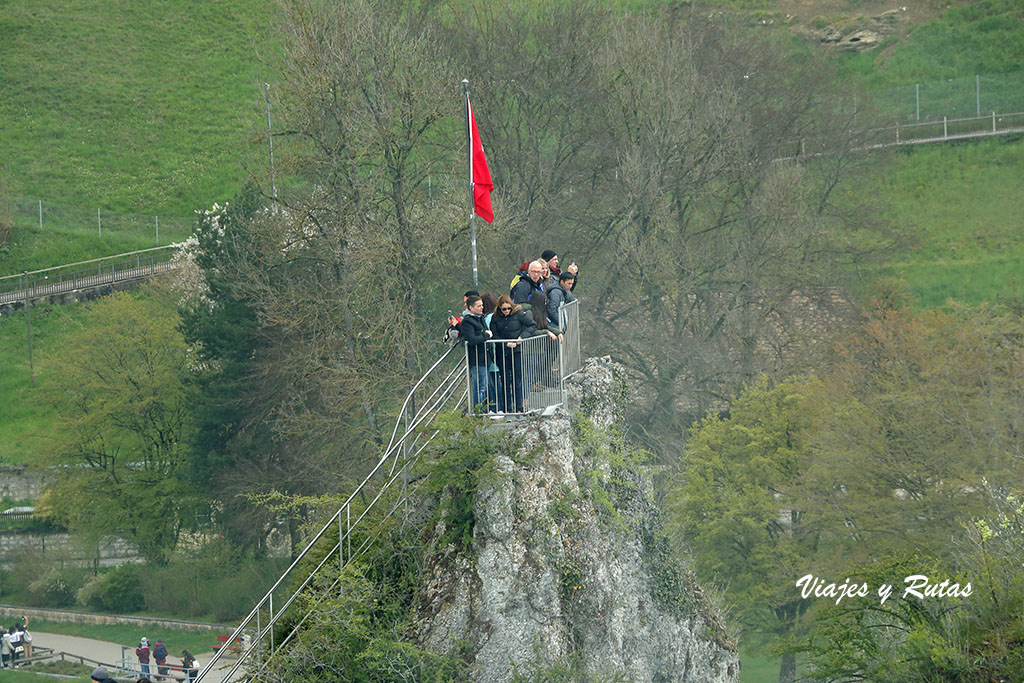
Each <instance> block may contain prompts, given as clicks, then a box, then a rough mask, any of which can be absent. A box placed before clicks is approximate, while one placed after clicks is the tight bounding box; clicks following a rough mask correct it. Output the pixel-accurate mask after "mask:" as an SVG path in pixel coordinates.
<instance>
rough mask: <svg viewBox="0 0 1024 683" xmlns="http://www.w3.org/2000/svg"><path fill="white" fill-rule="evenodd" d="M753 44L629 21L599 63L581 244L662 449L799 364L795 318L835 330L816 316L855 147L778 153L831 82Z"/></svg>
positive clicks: (827, 297)
mask: <svg viewBox="0 0 1024 683" xmlns="http://www.w3.org/2000/svg"><path fill="white" fill-rule="evenodd" d="M748 41H749V36H745V37H743V38H742V39H739V38H737V37H735V36H734V35H731V34H730V33H729V32H728V31H726V30H723V29H722V28H720V27H718V26H716V25H715V24H714V23H713V22H708V21H703V20H699V19H694V18H692V17H687V16H679V15H678V14H676V13H673V12H672V11H671V10H666V12H665V13H663V14H659V15H657V16H654V17H652V18H645V17H636V16H627V17H622V18H621V19H620V20H619V21H618V22H617V23H616V25H615V27H614V29H613V30H612V31H611V33H610V34H609V36H608V39H607V40H606V41H605V45H604V49H603V50H602V51H601V52H600V53H599V54H598V56H597V59H598V67H599V79H600V81H601V83H602V84H603V87H604V88H605V90H604V92H603V96H602V98H601V102H602V103H603V104H604V106H603V108H602V110H601V115H602V117H603V119H602V123H603V124H604V125H603V128H604V130H605V135H603V136H602V137H601V138H600V140H599V142H598V144H599V145H600V149H601V150H603V151H604V152H605V154H606V162H605V163H603V164H600V163H599V164H595V165H594V169H595V171H596V172H597V175H595V177H594V178H593V180H592V187H593V190H592V191H591V192H590V193H588V195H587V202H586V207H585V208H583V207H581V209H580V210H581V214H580V215H581V216H582V217H583V219H582V220H581V221H579V226H578V229H577V231H576V239H577V240H578V241H582V242H586V243H588V244H589V246H590V254H591V259H590V261H591V262H590V263H588V265H590V266H591V268H590V269H589V270H588V273H591V274H590V275H588V278H587V281H586V283H587V288H586V292H588V293H590V292H593V293H595V294H596V295H597V296H596V299H597V300H596V302H595V304H596V305H595V304H591V305H590V306H589V307H588V308H589V309H590V311H591V316H594V317H596V323H595V326H596V328H597V333H598V334H597V335H596V338H597V339H599V340H600V342H601V345H602V347H603V348H604V349H606V350H611V351H613V352H614V353H615V354H616V355H618V356H620V357H621V358H622V359H623V360H624V362H625V363H626V365H627V367H629V368H630V369H631V371H632V372H634V373H635V374H636V376H637V377H638V378H639V379H640V380H641V384H642V387H643V392H642V404H641V405H640V406H639V411H638V415H639V418H640V419H639V421H638V426H639V428H640V429H642V430H644V431H647V432H648V434H649V435H650V436H651V437H652V438H654V439H655V440H657V439H661V438H665V437H667V438H670V439H672V438H678V437H679V436H680V435H682V434H684V433H685V431H686V428H687V427H688V425H689V423H690V422H692V420H693V419H694V418H695V417H697V416H699V415H700V414H702V413H703V412H704V411H705V410H706V409H708V408H710V407H715V406H717V407H724V406H725V405H726V401H727V399H728V397H729V396H730V395H731V394H732V393H733V392H735V391H736V390H737V389H738V388H739V387H741V386H742V385H743V384H744V383H746V382H749V381H750V380H751V379H752V378H754V377H755V376H756V375H757V374H758V373H760V372H762V371H765V370H771V369H775V368H780V367H784V366H785V365H786V364H787V363H790V362H792V361H794V360H795V359H797V358H798V357H799V356H800V355H801V354H802V352H804V351H805V350H806V348H807V346H808V342H809V341H811V339H810V338H813V337H814V336H815V335H818V336H820V335H821V333H822V330H821V329H817V330H815V329H808V328H807V327H806V326H805V325H803V324H798V323H800V322H801V320H804V321H806V320H807V319H810V318H815V317H818V319H819V323H820V324H821V325H824V326H825V327H827V326H828V325H829V324H831V323H830V319H829V317H828V316H819V315H818V313H820V312H821V311H824V310H829V309H832V308H834V306H833V304H834V301H833V300H834V298H835V292H834V290H833V289H831V288H830V287H829V286H828V285H831V284H833V283H835V282H836V281H835V279H834V275H835V270H834V266H835V265H836V263H837V259H838V258H839V257H840V256H841V255H842V254H843V253H844V248H843V245H842V244H841V242H840V240H839V239H838V238H837V234H838V231H839V229H840V228H841V227H842V223H841V220H840V219H841V217H842V216H841V214H840V213H839V212H836V211H834V210H833V206H834V201H833V199H834V198H833V196H832V192H833V190H834V188H835V185H836V182H837V181H838V177H837V173H838V172H839V171H844V170H845V169H846V165H847V163H848V160H849V145H838V146H837V149H836V150H834V151H833V152H831V156H830V157H823V158H821V159H819V160H816V161H814V162H812V163H800V162H798V161H795V160H790V161H785V160H780V159H779V156H780V154H779V149H780V143H781V142H783V141H787V140H791V139H797V138H799V136H801V135H803V134H806V132H807V131H809V130H811V129H812V128H813V127H814V126H815V125H817V123H818V122H819V121H820V119H819V118H817V117H816V116H815V103H816V101H817V99H818V96H819V95H820V88H821V85H822V82H821V80H820V79H817V78H809V77H806V75H803V76H800V77H794V75H793V74H792V71H791V68H790V67H787V66H785V65H784V64H783V63H782V62H781V59H780V57H779V56H777V53H776V52H775V51H774V50H772V49H771V48H770V47H769V46H767V45H762V44H758V43H753V42H748ZM836 159H839V160H840V162H836ZM603 169H608V170H603ZM594 265H596V266H599V267H598V268H597V269H596V271H595V272H591V271H594V268H593V266H594Z"/></svg>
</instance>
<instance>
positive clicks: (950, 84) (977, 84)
mask: <svg viewBox="0 0 1024 683" xmlns="http://www.w3.org/2000/svg"><path fill="white" fill-rule="evenodd" d="M865 97H866V101H864V102H857V101H856V100H851V105H852V106H853V107H854V111H857V112H861V111H865V110H866V111H870V114H869V116H870V118H871V119H872V120H876V121H885V122H886V123H891V122H898V123H899V124H901V125H903V124H910V123H920V122H923V121H924V122H926V121H942V120H943V119H944V118H945V119H967V118H970V117H980V116H984V115H988V114H991V113H992V112H996V113H997V114H1000V113H1005V112H1021V111H1024V71H1012V72H1007V73H1001V74H987V75H984V76H982V75H977V76H973V77H971V76H968V77H967V78H951V79H947V80H942V81H930V82H927V83H915V84H914V85H904V86H898V87H895V88H885V89H882V90H872V91H870V92H868V93H867V94H866V96H865Z"/></svg>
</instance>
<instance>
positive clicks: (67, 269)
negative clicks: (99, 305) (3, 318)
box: [0, 245, 177, 304]
mask: <svg viewBox="0 0 1024 683" xmlns="http://www.w3.org/2000/svg"><path fill="white" fill-rule="evenodd" d="M176 249H177V247H176V246H175V245H168V246H165V247H153V248H151V249H142V250H140V251H130V252H127V253H124V254H115V255H114V256H104V257H103V258H97V259H90V260H88V261H78V262H77V263H68V264H65V265H62V266H54V267H52V268H43V269H42V270H33V271H29V272H26V273H21V274H16V275H5V276H3V277H0V304H8V303H15V302H18V301H25V300H26V299H29V300H31V299H36V298H39V297H42V296H49V295H51V294H63V293H65V292H72V291H75V290H79V289H89V288H91V287H100V286H103V285H109V284H112V283H114V282H122V281H124V280H134V279H136V278H140V277H148V276H150V275H155V274H157V273H162V272H165V271H167V270H170V269H172V268H173V267H174V266H173V264H172V263H171V260H172V259H173V257H174V254H175V252H176Z"/></svg>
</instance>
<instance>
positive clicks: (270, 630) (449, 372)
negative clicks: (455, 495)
mask: <svg viewBox="0 0 1024 683" xmlns="http://www.w3.org/2000/svg"><path fill="white" fill-rule="evenodd" d="M464 376H465V356H464V354H463V353H462V350H461V349H458V347H452V348H451V349H448V351H447V352H445V354H444V355H442V356H441V358H439V359H438V360H437V361H436V362H435V363H434V364H433V365H432V366H431V368H430V369H429V370H427V372H426V373H424V375H423V376H422V377H421V378H420V379H419V381H418V382H416V384H415V385H414V386H413V388H412V390H411V391H410V392H409V395H408V396H407V397H406V399H405V402H404V403H403V404H402V408H401V410H400V412H399V417H398V419H397V420H396V421H395V427H394V429H393V430H392V433H391V439H390V441H389V442H388V445H387V447H386V448H385V449H384V451H383V454H382V455H381V457H380V459H379V460H378V462H377V464H376V466H374V468H373V469H372V470H371V472H370V473H369V474H368V475H367V476H366V478H365V479H363V481H362V482H361V483H360V484H359V485H358V486H357V487H356V488H355V490H353V491H352V493H351V494H350V495H349V497H348V498H347V499H346V501H345V503H344V504H343V505H342V506H341V507H340V508H338V511H337V512H335V513H334V514H333V515H332V516H331V518H330V519H328V520H327V522H326V523H325V524H324V525H323V527H322V528H321V529H320V531H319V532H318V533H317V534H316V535H314V536H313V537H312V538H311V539H310V540H309V542H308V543H307V544H306V547H305V548H304V549H303V550H302V552H300V553H299V555H298V556H297V557H296V558H295V560H294V561H293V562H292V564H291V565H290V566H289V567H288V569H286V570H285V571H284V573H283V574H281V576H280V578H278V580H277V581H276V582H275V583H274V585H273V586H272V587H271V588H270V590H269V591H267V593H266V595H264V596H263V598H262V599H261V600H260V601H259V602H258V603H257V604H256V606H255V607H254V608H253V609H252V611H251V612H249V615H248V616H247V617H246V618H245V619H244V620H243V621H242V623H241V624H239V625H238V627H237V628H236V629H235V630H234V632H232V634H231V635H230V636H228V642H233V641H234V640H235V639H236V638H241V637H242V635H243V634H249V635H251V636H252V638H251V641H250V642H251V645H250V646H249V647H248V648H245V649H243V650H242V652H241V653H240V654H239V657H238V660H237V661H236V662H235V663H234V664H233V665H232V666H231V668H230V669H228V670H227V671H226V672H225V673H224V675H223V680H224V681H229V680H231V679H232V678H233V677H234V676H235V675H236V674H237V673H238V672H239V670H240V669H242V667H243V666H245V667H247V670H246V675H247V676H250V677H251V676H256V675H258V674H259V672H260V671H262V670H263V669H264V668H265V667H266V666H267V665H269V663H270V662H271V660H272V659H273V656H274V653H275V652H276V651H277V650H278V649H280V648H281V647H283V646H284V645H286V644H287V643H288V642H290V641H291V639H292V638H293V637H294V636H295V635H296V634H297V633H298V632H299V629H301V628H302V625H303V624H304V623H305V621H306V619H307V618H308V617H309V615H310V614H312V611H311V610H307V611H306V612H305V613H304V614H301V615H299V614H293V615H291V616H294V617H296V619H295V621H294V623H292V624H291V626H290V627H289V628H288V630H287V633H286V634H285V635H284V636H283V637H281V638H280V640H278V639H277V638H275V631H274V626H275V625H276V624H278V622H279V621H280V620H281V618H282V617H283V616H284V615H285V614H286V613H288V612H289V610H290V609H291V608H292V606H293V605H294V603H295V601H296V600H297V599H298V598H299V597H300V596H301V595H302V594H303V591H305V589H306V588H307V586H309V585H310V583H311V582H312V581H313V579H314V577H316V576H317V575H318V574H319V572H320V571H321V570H323V569H324V568H325V567H331V568H332V569H333V570H334V571H336V573H337V576H336V578H335V579H334V580H333V582H332V583H331V585H330V587H329V589H328V590H327V591H325V593H324V594H327V593H329V592H330V590H331V589H333V588H334V587H336V586H337V585H338V584H339V583H340V581H341V570H343V569H344V567H345V566H346V565H347V564H348V563H349V562H351V561H352V560H353V559H354V558H357V557H359V556H360V555H362V554H363V553H364V552H365V551H366V550H367V549H368V548H370V547H371V546H372V545H373V543H374V542H375V541H376V540H377V538H379V537H380V535H381V533H383V528H382V526H380V525H382V524H383V522H385V521H386V520H388V519H389V518H390V517H391V516H392V515H393V514H395V512H396V511H398V510H399V509H400V508H401V507H402V505H403V504H404V501H405V500H407V499H408V496H410V495H412V494H413V493H415V492H416V491H417V490H418V486H419V484H420V483H421V482H412V481H411V477H410V472H411V470H412V467H413V466H414V465H415V463H416V461H417V458H418V457H419V455H420V454H421V453H422V452H423V450H424V449H425V448H426V447H427V445H428V444H429V442H430V441H431V439H433V437H434V436H435V435H436V434H437V430H436V429H434V428H433V426H432V422H433V420H434V418H435V417H437V415H438V414H439V413H440V412H441V411H443V410H447V409H453V408H458V407H459V406H460V405H463V403H464V401H465V399H466V392H465V385H464V380H463V378H464ZM396 485H397V486H400V487H402V495H401V496H400V497H399V499H398V500H397V502H393V503H392V504H391V505H390V507H389V508H387V509H386V510H384V511H383V514H382V515H381V517H380V519H378V520H374V521H376V523H377V524H378V526H377V527H376V528H367V526H366V525H367V524H369V523H370V519H369V518H368V515H369V514H370V512H371V511H373V510H375V508H377V507H378V505H383V504H384V503H383V502H382V501H384V500H385V498H384V494H385V493H386V492H388V491H389V490H391V489H392V487H394V486H396ZM367 498H369V500H367ZM378 512H380V511H379V510H378ZM357 528H359V530H360V532H361V535H363V540H362V541H361V542H358V543H357V544H356V545H355V547H353V543H352V540H353V531H354V530H356V529H357ZM334 529H337V538H338V541H337V542H336V543H334V545H333V546H332V548H331V549H330V550H329V551H328V552H327V553H326V554H325V555H324V558H323V560H322V561H321V562H320V563H319V564H318V565H317V566H316V567H315V568H314V569H313V570H312V571H311V572H310V573H309V575H308V576H306V577H305V578H304V580H303V581H302V582H301V583H300V584H299V585H298V586H297V587H294V588H292V587H289V586H287V585H286V582H287V581H288V580H289V579H290V578H292V577H293V576H294V575H295V574H296V573H297V572H296V569H297V567H298V566H299V564H300V563H301V562H302V561H303V560H304V559H305V558H306V557H307V556H308V555H309V554H310V552H311V551H312V550H313V548H314V547H315V546H316V545H317V544H318V543H320V542H321V541H322V540H323V539H324V538H325V537H330V535H331V534H332V532H333V531H334ZM225 650H226V648H221V649H220V650H218V651H217V653H216V654H215V655H214V656H213V659H211V660H210V661H209V663H207V665H206V666H204V667H203V669H202V670H201V671H200V672H199V676H198V677H197V679H196V680H197V681H203V680H204V679H205V678H206V677H207V676H208V675H210V672H212V671H213V670H214V669H215V667H216V666H217V664H218V662H219V661H220V659H221V657H222V656H223V655H224V653H225ZM218 673H220V672H218Z"/></svg>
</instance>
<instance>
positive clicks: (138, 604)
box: [77, 564, 146, 613]
mask: <svg viewBox="0 0 1024 683" xmlns="http://www.w3.org/2000/svg"><path fill="white" fill-rule="evenodd" d="M77 597H78V602H79V604H81V605H83V606H85V607H88V608H89V609H94V610H97V611H100V612H122V613H125V612H136V611H138V610H141V609H142V608H143V607H145V605H146V599H145V597H144V596H143V594H142V582H141V581H140V580H139V568H138V567H136V566H135V565H133V564H124V565H121V566H120V567H117V568H116V569H112V570H111V571H109V572H105V573H103V574H97V575H96V576H94V577H92V578H91V579H89V581H87V582H86V583H85V585H84V586H82V587H81V588H79V589H78V593H77Z"/></svg>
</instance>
